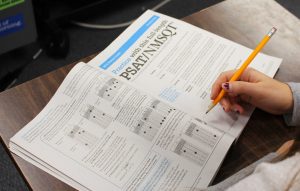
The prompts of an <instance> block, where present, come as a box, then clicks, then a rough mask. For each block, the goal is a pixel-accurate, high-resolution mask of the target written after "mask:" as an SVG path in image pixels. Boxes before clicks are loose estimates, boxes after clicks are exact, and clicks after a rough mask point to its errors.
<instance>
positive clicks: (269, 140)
mask: <svg viewBox="0 0 300 191" xmlns="http://www.w3.org/2000/svg"><path fill="white" fill-rule="evenodd" d="M183 20H185V21H187V22H189V23H191V24H193V25H196V26H199V27H201V28H203V29H206V30H208V31H211V32H213V33H216V34H218V35H220V36H223V37H225V38H228V39H230V40H233V41H235V42H238V43H240V44H243V45H245V46H247V47H250V48H254V47H255V46H256V44H257V43H258V42H259V41H260V39H261V38H262V37H263V35H265V34H266V32H267V31H268V30H269V29H270V28H271V27H272V26H276V27H277V28H278V32H277V33H276V35H275V36H274V37H273V38H272V39H271V41H270V42H269V43H268V45H267V46H266V47H265V49H264V50H263V52H265V53H268V54H270V55H273V56H277V57H281V58H283V64H282V65H281V67H280V70H279V72H278V73H277V75H276V77H275V78H276V79H279V80H283V81H297V82H300V75H299V74H300V40H299V37H300V22H299V20H298V19H297V18H296V17H295V16H293V15H292V14H290V13H289V12H288V11H287V10H285V9H284V8H283V7H281V6H280V5H279V4H277V3H276V2H275V1H273V0H227V1H224V2H222V3H219V4H217V5H215V6H213V7H210V8H208V9H205V10H203V11H200V12H198V13H195V14H193V15H191V16H188V17H186V18H184V19H183ZM92 57H93V56H90V57H88V58H85V59H83V60H82V61H85V62H87V61H88V60H90V59H91V58H92ZM73 66H74V64H71V65H69V66H66V67H63V68H60V69H58V70H56V71H53V72H51V73H49V74H46V75H43V76H41V77H38V78H36V79H34V80H31V81H29V82H27V83H24V84H22V85H19V86H17V87H15V88H12V89H10V90H7V91H5V92H2V93H1V94H0V135H1V137H2V139H3V141H4V143H5V146H6V147H8V142H9V139H10V138H11V137H12V136H13V135H14V134H15V133H16V132H17V131H19V130H20V129H21V128H22V127H24V126H25V125H26V124H27V123H28V122H29V121H30V120H32V119H33V118H34V117H35V116H36V115H37V114H38V113H39V112H40V111H41V110H42V109H43V107H44V106H45V105H46V104H47V103H48V101H49V100H50V99H51V97H52V96H53V94H54V93H55V91H56V90H57V88H58V87H59V85H60V84H61V82H62V81H63V79H64V77H65V76H66V75H67V73H68V72H69V70H70V69H71V68H72V67H73ZM295 131H296V127H287V126H286V125H285V124H284V121H283V119H282V116H274V115H270V114H268V113H265V112H263V111H261V110H258V109H256V111H255V112H254V114H253V115H252V116H251V119H250V121H249V122H248V124H247V126H246V128H245V130H244V131H243V133H242V135H241V136H240V138H239V139H238V141H237V142H236V144H234V145H233V146H232V148H231V150H230V151H229V153H228V155H227V157H226V159H225V161H224V163H223V165H222V167H221V168H220V170H219V173H218V175H217V176H216V179H215V181H214V183H216V182H219V181H221V180H223V179H224V178H226V177H228V176H229V175H231V174H233V173H235V172H237V171H238V170H239V169H241V168H243V167H245V166H247V165H248V164H250V163H252V162H253V161H255V160H257V159H258V158H260V157H262V156H264V155H265V154H267V153H269V152H272V151H274V150H276V149H277V148H278V147H279V146H280V145H281V144H282V143H284V142H285V141H286V140H289V139H291V138H293V136H294V135H295ZM12 157H13V159H14V162H15V164H16V165H17V167H18V169H19V170H20V172H21V174H22V175H23V177H24V179H25V180H26V182H27V184H28V185H29V186H30V187H31V189H32V190H42V191H48V190H49V191H50V190H51V191H52V190H64V191H68V190H74V189H73V188H71V187H70V186H68V185H66V184H65V183H63V182H61V181H59V180H57V179H56V178H54V177H52V176H51V175H48V174H47V173H45V172H43V171H42V170H40V169H38V168H36V167H35V166H33V165H31V164H29V163H28V162H26V161H24V160H23V159H21V158H20V157H18V156H16V155H14V154H12Z"/></svg>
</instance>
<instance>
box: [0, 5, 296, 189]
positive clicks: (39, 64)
mask: <svg viewBox="0 0 300 191" xmlns="http://www.w3.org/2000/svg"><path fill="white" fill-rule="evenodd" d="M160 1H161V0H137V1H136V2H135V3H130V4H129V5H128V6H126V7H124V8H123V9H122V10H116V11H113V12H112V13H111V14H108V15H106V16H105V17H100V18H91V19H90V22H95V23H119V22H124V21H127V20H131V19H133V18H135V17H137V16H138V15H140V14H141V13H142V12H143V11H144V10H145V9H148V8H151V7H153V6H154V5H155V4H157V3H158V2H160ZM277 1H278V2H279V3H280V4H282V5H283V6H284V7H286V8H287V9H288V10H289V11H290V12H292V13H293V14H295V15H296V16H297V17H298V18H300V1H299V0H277ZM218 2H221V0H202V1H201V0H184V1H183V0H172V1H171V2H170V3H169V4H167V5H166V6H164V7H163V8H161V9H159V12H161V13H165V14H168V15H170V16H173V17H175V18H182V17H184V16H187V15H189V14H191V13H193V12H196V11H198V10H201V9H204V8H206V7H208V6H211V5H213V4H215V3H218ZM278 14H280V13H278ZM65 30H66V31H67V32H68V34H69V36H70V52H69V54H68V56H67V57H66V58H65V59H53V58H50V57H48V56H47V55H46V54H44V53H43V54H42V55H41V56H40V57H39V58H38V59H37V60H35V61H34V62H30V64H29V65H28V66H27V67H26V69H25V70H24V71H23V72H22V74H21V75H20V77H19V79H18V81H17V84H20V83H23V82H26V81H28V80H30V79H33V78H35V77H37V76H40V75H42V74H45V73H47V72H50V71H52V70H55V69H57V68H59V67H62V66H64V65H66V64H69V63H72V62H75V61H77V60H79V59H80V58H82V57H85V56H88V55H91V54H93V53H96V52H99V51H101V50H103V49H104V48H105V47H106V46H108V45H109V44H110V42H112V41H113V40H114V39H115V38H116V37H117V36H118V35H119V34H120V33H121V32H122V31H123V30H124V28H121V29H115V30H105V31H103V30H92V29H84V28H80V27H76V26H69V27H68V28H65ZM38 49H39V46H38V45H37V44H32V45H30V46H28V47H25V48H23V50H22V51H18V52H14V53H10V54H4V55H0V61H1V62H0V78H1V77H3V76H4V75H5V74H6V73H7V72H9V71H13V70H14V69H15V68H17V67H19V66H21V65H23V64H24V63H26V62H28V60H30V57H31V56H32V55H33V54H34V53H35V52H36V51H37V50H38ZM0 145H1V144H0ZM2 190H3V191H4V190H5V191H12V190H24V191H26V190H28V188H27V187H26V184H25V183H24V181H23V180H22V178H21V176H20V175H19V174H18V172H17V170H16V169H15V167H14V165H13V163H12V161H11V160H10V158H9V156H8V155H7V151H6V150H4V148H3V147H2V146H0V191H2Z"/></svg>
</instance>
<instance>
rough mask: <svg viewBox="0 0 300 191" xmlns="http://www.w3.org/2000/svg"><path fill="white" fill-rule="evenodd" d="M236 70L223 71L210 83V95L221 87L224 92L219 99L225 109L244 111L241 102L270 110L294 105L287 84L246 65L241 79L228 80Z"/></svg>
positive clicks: (289, 108)
mask: <svg viewBox="0 0 300 191" xmlns="http://www.w3.org/2000/svg"><path fill="white" fill-rule="evenodd" d="M234 72H235V70H231V71H227V72H223V73H222V74H221V75H220V76H219V77H218V79H217V80H216V81H215V83H214V84H213V86H212V90H211V99H212V100H213V99H215V98H216V97H217V96H218V94H219V92H220V91H221V90H222V89H224V90H225V92H227V93H226V95H225V96H224V97H223V99H222V100H221V101H220V104H221V105H222V106H223V109H224V110H225V111H226V112H229V111H235V112H238V113H243V112H244V111H245V110H244V107H243V102H246V103H249V104H252V105H254V106H255V107H258V108H260V109H262V110H264V111H267V112H269V113H272V114H284V113H288V112H290V111H292V109H293V95H292V92H291V90H290V88H289V86H288V85H287V84H285V83H282V82H279V81H277V80H274V79H272V78H270V77H268V76H266V75H265V74H263V73H261V72H259V71H257V70H255V69H252V68H247V69H246V70H245V71H244V73H243V74H242V75H241V77H240V81H234V82H229V80H230V78H231V76H232V75H233V74H234Z"/></svg>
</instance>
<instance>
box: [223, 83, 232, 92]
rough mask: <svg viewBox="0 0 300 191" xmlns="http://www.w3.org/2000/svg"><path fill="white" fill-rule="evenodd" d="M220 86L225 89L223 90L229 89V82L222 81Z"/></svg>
mask: <svg viewBox="0 0 300 191" xmlns="http://www.w3.org/2000/svg"><path fill="white" fill-rule="evenodd" d="M222 88H223V89H225V90H227V91H229V89H230V85H229V83H228V82H225V83H223V84H222Z"/></svg>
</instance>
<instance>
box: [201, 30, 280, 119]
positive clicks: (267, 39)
mask: <svg viewBox="0 0 300 191" xmlns="http://www.w3.org/2000/svg"><path fill="white" fill-rule="evenodd" d="M276 30H277V29H276V28H275V27H273V28H272V29H271V30H270V32H269V33H268V34H267V35H266V36H265V37H264V38H263V39H262V40H261V42H260V43H259V44H258V45H257V47H256V48H255V49H254V50H253V51H252V53H251V54H250V55H249V57H248V58H247V60H245V62H244V63H243V65H242V66H241V67H240V68H239V69H238V70H237V71H236V72H235V73H234V75H233V76H232V77H231V79H230V80H229V82H232V81H236V80H238V79H239V78H240V76H241V75H242V73H243V72H244V71H245V69H246V68H247V66H248V65H249V64H250V63H251V61H252V60H253V59H254V58H255V56H256V55H257V54H258V53H259V52H260V51H261V49H262V48H263V47H264V46H265V44H266V43H267V42H268V41H269V40H270V38H271V37H272V36H273V34H274V33H275V32H276ZM224 95H225V91H224V90H223V89H222V91H221V92H220V93H219V95H218V96H217V97H216V99H214V100H213V101H212V103H211V104H210V105H209V106H208V110H207V111H206V114H207V113H208V112H209V111H210V110H212V109H213V108H214V107H215V106H216V105H217V104H218V103H219V101H220V100H221V99H222V98H223V97H224Z"/></svg>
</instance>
